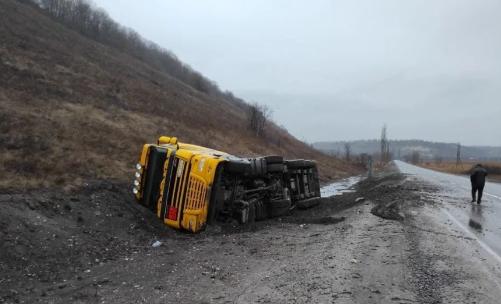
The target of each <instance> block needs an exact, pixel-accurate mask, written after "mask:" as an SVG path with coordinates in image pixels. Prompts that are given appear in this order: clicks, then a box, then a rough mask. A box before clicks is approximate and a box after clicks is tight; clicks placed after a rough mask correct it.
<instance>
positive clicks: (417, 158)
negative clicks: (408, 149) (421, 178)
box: [411, 151, 421, 164]
mask: <svg viewBox="0 0 501 304" xmlns="http://www.w3.org/2000/svg"><path fill="white" fill-rule="evenodd" d="M411 162H412V163H413V164H419V163H420V162H421V154H420V153H419V151H412V154H411Z"/></svg>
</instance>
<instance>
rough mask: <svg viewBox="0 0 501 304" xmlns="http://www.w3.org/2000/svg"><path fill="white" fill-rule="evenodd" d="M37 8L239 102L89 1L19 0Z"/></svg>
mask: <svg viewBox="0 0 501 304" xmlns="http://www.w3.org/2000/svg"><path fill="white" fill-rule="evenodd" d="M18 1H19V2H23V3H28V4H31V5H33V6H36V7H38V8H39V9H41V10H42V11H43V12H45V13H46V14H47V15H49V16H50V17H51V18H52V19H54V20H56V21H57V22H60V23H62V24H64V25H66V26H67V27H69V28H71V29H73V30H75V31H77V32H79V33H80V34H82V35H84V36H86V37H88V38H90V39H92V40H95V41H97V42H99V43H101V44H104V45H106V46H110V47H113V48H115V49H118V50H121V51H123V52H126V53H127V54H129V55H132V56H133V57H135V58H137V59H140V60H141V61H143V62H146V63H148V64H150V65H152V66H154V67H155V68H157V69H159V70H161V71H163V72H166V73H168V74H169V75H171V76H173V77H174V78H176V79H178V80H181V81H182V82H184V83H186V84H188V85H190V86H191V87H193V88H195V89H196V90H198V91H201V92H203V93H206V94H209V95H213V96H218V97H224V98H225V99H228V100H232V101H239V102H242V101H241V100H238V98H235V97H234V96H233V95H232V94H231V93H230V92H222V91H221V90H220V89H219V87H218V86H217V84H215V83H214V82H213V81H211V80H210V79H208V78H206V77H204V76H203V75H202V74H200V73H199V72H197V71H195V70H193V69H192V68H191V67H190V66H188V65H186V64H184V63H183V62H181V61H180V60H179V59H178V58H177V57H176V56H175V55H174V54H173V53H172V52H170V51H168V50H166V49H164V48H162V47H160V46H159V45H157V44H156V43H154V42H151V41H148V40H146V39H144V38H143V37H141V36H140V35H139V34H138V33H137V32H136V31H134V30H132V29H129V28H127V27H124V26H122V25H120V24H119V23H117V22H115V21H114V20H113V19H112V18H111V17H110V16H109V15H108V13H106V11H104V10H103V9H100V8H98V7H96V6H94V5H93V4H92V2H90V1H88V0H18Z"/></svg>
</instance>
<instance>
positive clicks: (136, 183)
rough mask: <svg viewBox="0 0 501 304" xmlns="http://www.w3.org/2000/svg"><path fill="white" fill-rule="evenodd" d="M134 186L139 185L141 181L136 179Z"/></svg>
mask: <svg viewBox="0 0 501 304" xmlns="http://www.w3.org/2000/svg"><path fill="white" fill-rule="evenodd" d="M134 186H136V187H139V181H138V180H137V179H136V180H135V181H134Z"/></svg>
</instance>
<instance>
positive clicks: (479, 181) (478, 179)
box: [470, 164, 487, 204]
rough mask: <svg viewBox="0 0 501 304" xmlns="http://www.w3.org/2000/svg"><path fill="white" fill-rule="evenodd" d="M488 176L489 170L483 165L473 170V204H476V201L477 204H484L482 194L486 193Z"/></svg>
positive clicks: (471, 179)
mask: <svg viewBox="0 0 501 304" xmlns="http://www.w3.org/2000/svg"><path fill="white" fill-rule="evenodd" d="M486 176H487V170H486V169H485V168H484V167H483V166H482V165H481V164H477V165H476V166H475V167H473V169H472V170H471V174H470V181H471V197H472V200H471V202H472V203H474V202H475V200H476V201H477V204H480V203H481V202H482V193H483V192H484V186H485V177H486ZM477 192H478V197H477ZM475 198H476V199H475Z"/></svg>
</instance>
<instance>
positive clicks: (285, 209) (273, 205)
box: [268, 199, 292, 217]
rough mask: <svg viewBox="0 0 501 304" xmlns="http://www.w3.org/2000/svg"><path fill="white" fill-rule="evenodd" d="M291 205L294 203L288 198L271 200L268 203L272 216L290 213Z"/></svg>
mask: <svg viewBox="0 0 501 304" xmlns="http://www.w3.org/2000/svg"><path fill="white" fill-rule="evenodd" d="M291 205H292V203H291V201H290V200H288V199H287V200H274V201H269V203H268V206H269V208H268V210H269V214H270V216H271V217H277V216H282V215H286V214H288V213H289V211H290V209H291Z"/></svg>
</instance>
